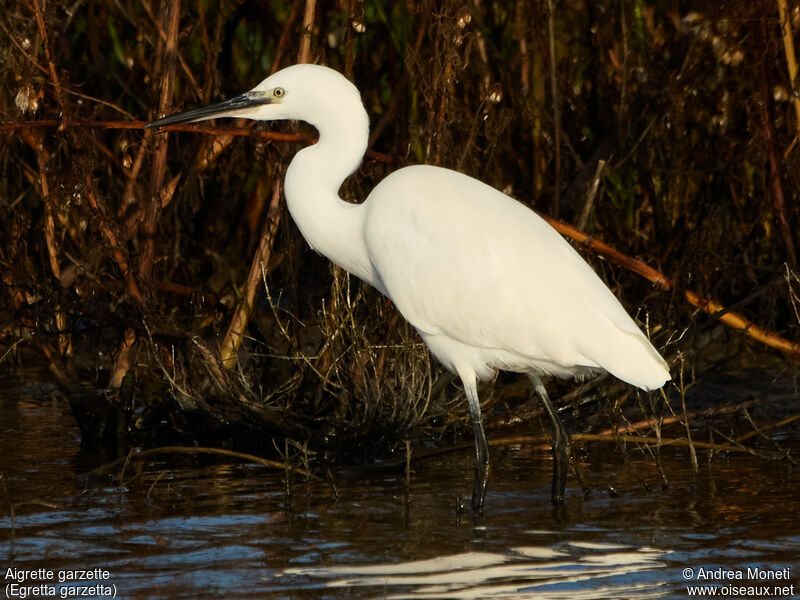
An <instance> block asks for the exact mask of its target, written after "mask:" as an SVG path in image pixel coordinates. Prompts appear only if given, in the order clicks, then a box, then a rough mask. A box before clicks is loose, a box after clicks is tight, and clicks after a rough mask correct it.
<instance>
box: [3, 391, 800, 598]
mask: <svg viewBox="0 0 800 600" xmlns="http://www.w3.org/2000/svg"><path fill="white" fill-rule="evenodd" d="M44 391H45V392H46V390H44ZM42 392H43V390H37V391H36V394H35V396H36V397H37V398H40V397H43V396H46V395H47V394H46V393H44V394H43V393H42ZM31 395H32V393H31V392H30V391H29V390H28V391H25V390H23V391H22V393H19V391H18V393H17V394H16V395H11V396H9V395H6V396H3V397H0V477H1V478H0V573H2V575H3V576H4V577H5V579H4V580H3V582H2V583H3V586H2V587H3V588H4V589H6V590H7V589H8V588H6V586H7V585H8V584H10V583H13V582H14V577H15V575H14V571H13V570H14V569H17V570H35V569H40V568H44V569H49V570H53V571H54V572H55V575H54V578H57V573H58V571H61V572H62V573H66V574H73V575H75V574H76V573H77V572H78V571H80V570H93V569H100V570H101V571H106V572H107V574H106V575H105V576H104V575H98V574H97V573H93V579H91V580H89V581H87V582H84V583H86V584H92V585H94V584H102V583H110V584H113V585H115V586H116V589H117V594H118V597H123V598H197V597H206V598H207V597H222V598H262V597H283V598H341V597H348V598H375V597H379V598H532V597H536V598H579V599H582V598H587V599H588V598H669V597H674V598H686V597H688V593H687V591H686V586H687V584H704V583H709V584H712V585H716V586H722V585H724V583H725V582H719V581H704V580H698V579H697V578H696V577H697V572H698V569H706V570H709V571H713V570H715V569H725V570H733V571H734V572H736V571H746V569H747V568H748V567H755V566H757V567H760V568H764V569H767V570H773V571H777V570H779V569H785V568H789V569H790V574H791V579H790V580H788V581H786V582H779V581H773V582H770V585H771V584H776V583H785V584H786V585H794V596H795V597H798V598H800V558H798V557H800V519H799V518H798V515H800V494H798V490H800V485H799V484H800V474H798V472H797V470H793V469H792V468H791V467H790V466H788V465H787V464H785V463H770V462H765V461H763V460H760V459H757V458H754V457H750V456H747V455H736V456H729V457H721V456H720V457H716V458H714V459H712V460H711V461H708V460H707V457H706V455H705V454H700V455H699V456H700V458H701V462H700V472H699V473H698V474H697V475H696V476H693V475H692V473H691V470H690V468H689V461H688V457H687V454H686V453H684V452H682V451H667V450H664V452H663V465H662V467H663V471H664V473H665V475H666V477H667V480H668V485H667V486H662V478H661V476H660V475H659V471H658V469H657V467H656V466H655V464H654V462H653V460H652V458H650V457H647V456H642V457H639V456H638V455H637V454H635V453H629V454H628V456H627V457H626V458H623V457H621V456H620V455H619V454H616V453H614V452H613V451H612V449H610V448H608V447H602V446H600V445H594V446H591V448H590V451H589V452H588V453H587V454H586V457H587V458H585V459H584V460H586V461H587V462H586V463H585V464H584V465H583V471H584V474H583V477H584V479H585V484H586V486H587V488H588V489H590V490H591V491H590V492H589V493H588V494H587V495H586V496H584V495H583V494H582V492H581V489H580V487H579V486H578V484H577V482H576V480H575V478H574V477H571V478H570V481H569V484H568V502H567V516H566V519H564V520H554V517H553V514H552V512H551V509H550V506H549V489H550V486H549V478H550V472H549V464H548V460H547V457H546V456H545V455H542V454H541V453H540V452H534V451H531V450H529V449H528V448H526V447H524V446H523V447H510V448H504V449H497V450H493V457H494V470H493V472H492V480H491V485H490V491H489V495H488V497H487V506H488V510H487V512H486V514H485V515H484V517H483V518H482V519H481V520H479V521H477V522H476V521H474V520H473V517H472V514H471V513H470V512H469V511H459V510H458V509H457V506H458V504H459V502H460V501H467V503H468V499H469V498H468V495H469V493H470V490H471V489H472V481H471V478H472V468H471V462H470V461H471V457H470V455H469V452H465V453H464V454H463V455H452V456H447V457H442V458H440V459H438V460H436V461H434V460H431V461H428V462H425V463H423V464H421V465H419V466H418V467H417V468H416V471H415V473H414V475H413V477H412V481H411V485H410V487H409V489H406V488H405V486H404V483H403V476H402V474H399V473H397V474H386V475H382V476H381V477H379V478H373V479H355V480H340V481H338V482H337V488H336V489H334V488H333V486H331V485H330V484H328V483H325V482H313V483H300V484H295V485H294V486H293V487H292V489H291V490H290V491H288V492H287V489H286V486H285V484H284V482H283V480H282V474H281V473H276V472H274V471H269V470H267V469H265V468H263V467H256V466H252V465H242V464H237V463H227V464H226V463H223V462H221V461H219V460H217V459H207V458H204V459H194V458H191V457H183V456H181V457H170V456H161V457H157V460H156V459H153V460H149V461H147V462H140V461H133V462H132V463H131V464H129V465H128V466H127V467H126V469H125V472H124V474H123V475H122V476H121V477H119V476H117V477H115V478H113V479H112V478H110V477H99V478H98V477H94V478H90V477H88V476H86V475H82V473H85V472H87V471H88V468H87V464H88V462H91V461H92V460H95V461H96V460H97V457H86V456H84V455H82V454H81V453H80V451H79V446H80V443H79V437H78V432H77V428H76V426H75V425H74V422H73V420H72V417H71V415H70V414H69V409H68V408H67V407H66V406H65V405H64V404H63V403H61V402H59V401H56V400H36V401H34V400H32V399H31ZM785 443H786V444H787V445H788V446H790V447H793V448H794V449H795V450H797V449H798V448H800V444H798V442H797V440H796V439H794V440H792V439H791V438H789V439H787V440H785ZM117 475H119V473H117ZM609 486H613V487H614V489H615V490H616V493H615V494H611V493H609V492H608V491H607V490H608V488H609ZM460 495H463V496H464V498H459V496H460ZM12 515H13V519H12ZM686 568H691V569H693V570H694V571H693V577H690V579H689V580H686V579H684V569H686ZM8 569H12V572H11V576H10V577H9V571H8ZM17 574H18V572H17ZM103 577H105V579H103ZM21 578H22V579H24V577H21ZM55 583H56V584H57V585H56V586H55V589H56V592H55V595H56V596H58V594H59V593H60V591H61V590H69V585H74V584H69V583H63V584H58V582H57V581H56V582H55ZM736 583H740V584H741V583H742V582H739V581H737V582H736ZM744 583H745V584H747V583H748V582H746V581H745V582H744ZM749 584H750V585H756V584H758V582H756V581H751V582H749ZM20 585H32V583H31V580H30V579H26V580H25V581H23V582H20ZM72 589H73V590H74V589H75V588H74V587H73V588H72ZM98 590H99V591H98V592H96V595H95V596H94V597H103V594H102V588H98ZM6 593H8V592H6ZM32 597H43V596H35V595H34V596H32ZM743 597H755V596H743ZM771 597H792V596H791V595H783V596H779V595H775V594H773V596H771Z"/></svg>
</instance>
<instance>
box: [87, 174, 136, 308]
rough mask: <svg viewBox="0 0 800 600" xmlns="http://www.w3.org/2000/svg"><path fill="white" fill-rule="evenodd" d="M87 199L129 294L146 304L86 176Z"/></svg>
mask: <svg viewBox="0 0 800 600" xmlns="http://www.w3.org/2000/svg"><path fill="white" fill-rule="evenodd" d="M86 199H87V201H88V203H89V207H90V208H91V209H92V210H93V211H94V212H95V213H97V216H98V218H99V219H100V231H101V232H102V233H103V235H104V236H105V237H106V239H107V240H108V243H109V245H110V246H111V258H113V259H114V262H116V263H117V266H118V267H119V270H120V271H121V272H122V276H123V277H124V278H125V281H126V283H127V284H128V293H129V294H130V295H131V296H132V297H133V298H134V299H135V300H136V301H137V302H138V303H139V304H144V298H143V297H142V293H141V292H140V291H139V286H138V285H137V284H136V279H135V278H134V277H133V272H132V271H131V269H130V268H128V260H127V259H126V258H125V253H124V252H123V251H122V245H121V244H120V243H119V241H118V240H117V236H116V234H115V233H114V230H113V229H112V228H111V226H110V225H109V224H108V220H107V219H106V218H105V216H104V215H103V214H102V213H101V212H100V208H99V207H98V205H97V197H96V194H95V192H94V186H93V185H92V180H91V179H90V178H89V176H88V175H87V176H86Z"/></svg>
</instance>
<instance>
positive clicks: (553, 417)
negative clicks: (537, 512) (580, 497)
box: [528, 373, 569, 505]
mask: <svg viewBox="0 0 800 600" xmlns="http://www.w3.org/2000/svg"><path fill="white" fill-rule="evenodd" d="M528 378H529V379H530V380H531V384H533V389H534V390H536V393H537V394H538V395H539V397H540V398H541V399H542V404H544V408H545V410H546V411H547V414H548V415H549V416H550V421H551V422H552V424H553V489H552V492H551V496H550V499H551V500H552V502H553V504H554V505H559V504H562V503H563V502H564V489H565V488H566V486H567V468H568V467H569V436H568V435H567V432H566V430H565V429H564V425H563V424H562V423H561V419H559V417H558V413H557V412H556V409H555V407H554V406H553V403H552V402H550V396H548V395H547V390H546V389H545V387H544V383H542V380H541V378H540V377H539V376H538V375H535V374H533V373H530V374H529V375H528Z"/></svg>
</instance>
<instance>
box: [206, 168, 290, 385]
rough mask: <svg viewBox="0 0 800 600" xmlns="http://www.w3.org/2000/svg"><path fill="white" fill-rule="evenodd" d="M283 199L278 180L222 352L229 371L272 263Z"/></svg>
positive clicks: (234, 364)
mask: <svg viewBox="0 0 800 600" xmlns="http://www.w3.org/2000/svg"><path fill="white" fill-rule="evenodd" d="M280 199H281V184H280V179H277V178H276V179H275V187H274V188H273V192H272V200H271V201H270V204H269V211H268V212H267V222H266V223H265V224H264V230H263V232H262V233H261V239H260V240H259V243H258V249H257V250H256V254H255V256H254V257H253V262H252V263H251V265H250V273H249V275H248V276H247V283H246V284H245V288H244V295H243V296H242V299H241V300H240V301H239V304H238V306H237V307H236V312H235V313H234V315H233V319H231V324H230V326H229V327H228V332H227V333H226V334H225V338H224V339H223V341H222V345H221V346H220V349H219V352H220V357H221V359H222V364H223V365H224V366H225V367H226V368H228V369H232V368H233V367H234V366H236V353H237V352H238V350H239V346H241V344H242V339H243V336H244V332H245V330H246V329H247V322H248V321H249V320H250V315H251V313H252V312H253V301H254V300H255V297H256V291H257V290H258V288H259V286H260V284H261V276H262V273H263V271H264V270H266V268H267V265H268V264H269V259H270V255H271V254H272V246H273V244H274V241H275V233H276V232H277V230H278V224H279V223H280V219H281V211H280Z"/></svg>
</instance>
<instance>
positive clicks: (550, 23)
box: [547, 0, 561, 219]
mask: <svg viewBox="0 0 800 600" xmlns="http://www.w3.org/2000/svg"><path fill="white" fill-rule="evenodd" d="M547 6H548V14H547V37H548V41H549V44H550V87H551V88H552V89H551V93H552V96H553V133H554V136H553V140H554V147H553V151H554V152H555V155H556V156H555V161H556V164H555V168H556V172H555V175H554V176H553V216H554V217H555V218H556V219H557V218H558V211H559V204H560V199H559V194H560V193H561V189H560V179H561V107H560V106H559V97H558V77H557V76H556V34H555V18H556V17H555V13H554V10H555V9H554V7H553V0H547Z"/></svg>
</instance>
